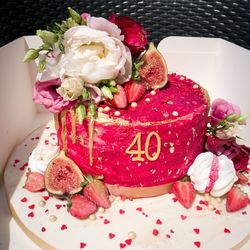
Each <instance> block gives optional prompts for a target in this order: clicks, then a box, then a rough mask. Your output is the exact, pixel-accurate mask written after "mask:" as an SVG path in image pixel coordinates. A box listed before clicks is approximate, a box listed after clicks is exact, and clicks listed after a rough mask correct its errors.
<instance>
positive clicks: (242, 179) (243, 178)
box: [236, 171, 248, 184]
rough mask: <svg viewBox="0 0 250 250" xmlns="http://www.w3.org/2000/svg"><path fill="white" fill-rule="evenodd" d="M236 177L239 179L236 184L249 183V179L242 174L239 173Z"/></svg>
mask: <svg viewBox="0 0 250 250" xmlns="http://www.w3.org/2000/svg"><path fill="white" fill-rule="evenodd" d="M236 175H237V177H238V181H237V182H236V183H238V184H244V183H247V182H248V177H247V176H246V175H244V174H243V173H242V172H239V171H237V172H236Z"/></svg>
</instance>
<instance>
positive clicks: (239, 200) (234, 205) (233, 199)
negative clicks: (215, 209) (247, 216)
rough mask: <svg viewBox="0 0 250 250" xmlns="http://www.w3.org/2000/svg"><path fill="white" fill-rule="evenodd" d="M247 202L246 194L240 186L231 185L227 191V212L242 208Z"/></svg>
mask: <svg viewBox="0 0 250 250" xmlns="http://www.w3.org/2000/svg"><path fill="white" fill-rule="evenodd" d="M248 203H249V198H248V195H247V194H245V193H244V192H243V191H242V190H241V189H240V188H238V187H232V188H231V190H230V191H229V192H228V193H227V201H226V208H227V211H228V212H234V211H237V210H240V209H241V208H244V207H246V206H247V204H248Z"/></svg>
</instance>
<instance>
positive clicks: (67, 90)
mask: <svg viewBox="0 0 250 250" xmlns="http://www.w3.org/2000/svg"><path fill="white" fill-rule="evenodd" d="M82 91H83V81H82V80H81V79H80V78H77V77H68V78H65V79H63V80H62V84H61V86H60V87H58V88H57V89H56V92H57V93H58V94H59V95H60V96H62V97H63V99H64V100H65V101H74V100H76V99H77V98H78V97H79V96H81V95H82Z"/></svg>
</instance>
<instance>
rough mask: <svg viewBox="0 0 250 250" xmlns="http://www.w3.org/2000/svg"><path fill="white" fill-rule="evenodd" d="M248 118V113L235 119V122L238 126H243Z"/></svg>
mask: <svg viewBox="0 0 250 250" xmlns="http://www.w3.org/2000/svg"><path fill="white" fill-rule="evenodd" d="M249 117H250V113H247V114H244V115H241V116H240V117H238V118H237V119H236V122H238V124H240V125H244V124H246V120H247V119H248V118H249Z"/></svg>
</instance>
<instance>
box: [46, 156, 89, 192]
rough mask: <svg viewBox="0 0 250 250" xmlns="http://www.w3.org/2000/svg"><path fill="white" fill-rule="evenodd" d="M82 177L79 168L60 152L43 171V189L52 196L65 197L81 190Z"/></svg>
mask: <svg viewBox="0 0 250 250" xmlns="http://www.w3.org/2000/svg"><path fill="white" fill-rule="evenodd" d="M82 182H84V177H83V174H82V172H81V170H80V169H79V167H78V166H77V165H76V164H75V162H74V161H72V160H71V159H70V158H68V157H67V156H66V155H65V152H64V151H61V152H60V154H59V155H58V156H56V157H55V158H54V159H52V160H51V161H50V163H49V165H48V167H47V169H46V171H45V188H46V189H47V191H48V192H49V193H51V194H53V195H57V196H67V195H72V194H76V193H78V192H80V191H81V190H82Z"/></svg>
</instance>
